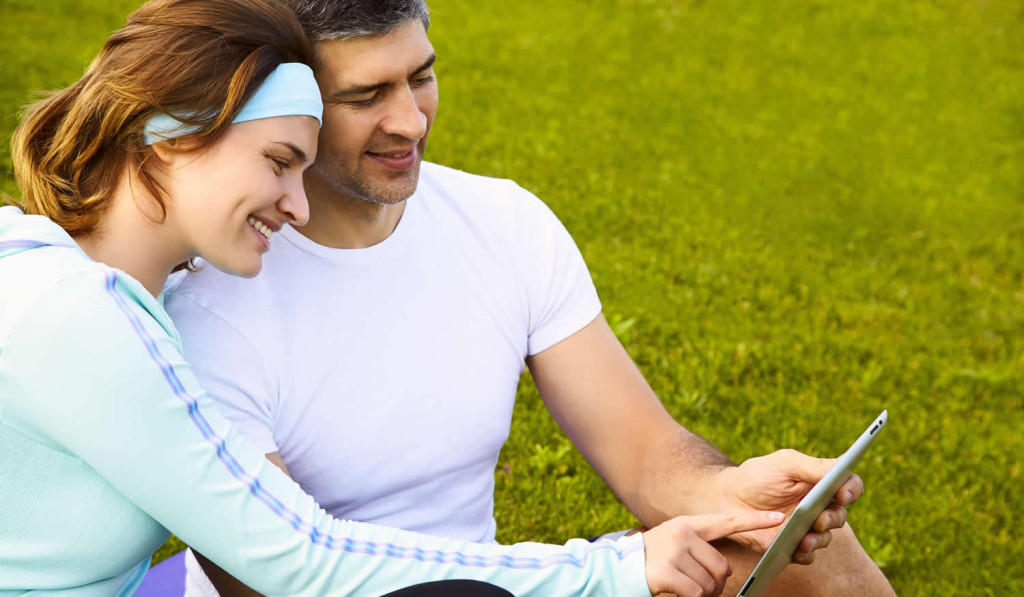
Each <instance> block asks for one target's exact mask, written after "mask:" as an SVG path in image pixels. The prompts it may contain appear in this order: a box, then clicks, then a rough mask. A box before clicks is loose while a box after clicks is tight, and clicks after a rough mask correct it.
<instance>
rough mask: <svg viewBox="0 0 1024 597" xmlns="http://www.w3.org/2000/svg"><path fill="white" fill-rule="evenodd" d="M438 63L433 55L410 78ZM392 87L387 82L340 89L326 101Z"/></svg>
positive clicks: (435, 55)
mask: <svg viewBox="0 0 1024 597" xmlns="http://www.w3.org/2000/svg"><path fill="white" fill-rule="evenodd" d="M436 61H437V54H431V55H430V57H429V58H427V59H426V60H425V61H424V62H423V64H421V65H420V66H418V67H417V68H416V70H414V71H412V73H411V74H410V75H409V76H410V77H415V76H416V75H418V74H420V73H422V72H423V71H426V70H430V68H431V67H432V66H434V62H436ZM391 85H392V83H391V82H387V81H386V82H383V83H371V84H370V85H358V86H356V87H346V88H344V89H339V90H337V91H335V92H333V93H331V94H330V95H329V96H328V97H327V98H326V100H325V101H335V100H338V99H339V98H342V97H345V96H349V95H364V94H367V93H372V92H374V91H377V90H378V89H384V88H386V87H390V86H391Z"/></svg>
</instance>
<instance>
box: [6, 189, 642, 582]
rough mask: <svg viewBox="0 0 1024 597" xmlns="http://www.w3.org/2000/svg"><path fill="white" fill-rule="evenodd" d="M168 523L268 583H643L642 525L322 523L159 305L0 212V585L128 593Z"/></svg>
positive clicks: (29, 219)
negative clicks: (472, 537) (449, 528)
mask: <svg viewBox="0 0 1024 597" xmlns="http://www.w3.org/2000/svg"><path fill="white" fill-rule="evenodd" d="M169 532H173V533H174V534H175V535H177V536H178V537H180V538H181V539H182V540H184V541H185V542H186V543H188V544H189V545H191V546H192V547H194V548H195V549H196V550H198V551H199V552H201V553H203V554H204V555H206V556H207V557H209V558H210V559H211V560H213V561H214V562H216V563H217V564H218V565H220V566H221V567H222V568H224V569H225V570H226V571H228V572H229V573H231V574H232V575H234V576H235V577H237V578H239V579H240V580H242V581H243V582H245V583H246V584H247V585H249V586H251V587H252V588H254V589H256V590H257V591H260V592H262V593H265V594H268V595H368V596H378V595H381V594H383V593H387V592H390V591H393V590H396V589H398V588H400V587H403V586H408V585H411V584H416V583H419V582H426V581H429V580H440V579H447V578H464V579H476V580H483V581H487V582H490V583H493V584H496V585H499V586H502V587H504V588H506V589H508V590H509V591H511V592H512V593H514V594H516V595H519V596H526V595H544V596H549V595H559V596H561V595H609V596H616V597H619V596H623V597H629V596H633V595H638V596H648V595H650V592H649V590H648V588H647V581H646V578H645V573H644V550H643V540H642V537H641V536H640V535H634V536H633V537H627V538H623V539H620V540H618V541H614V542H613V541H600V542H597V543H594V544H592V543H588V542H587V541H584V540H580V539H574V540H572V541H570V542H568V543H567V544H565V545H564V546H553V545H541V544H536V543H520V544H517V545H512V546H503V545H497V544H475V543H466V542H463V541H456V540H451V539H443V538H439V537H432V536H428V535H421V534H417V533H410V532H407V531H401V530H398V529H392V528H387V527H380V526H374V525H367V524H362V523H358V522H351V521H345V520H337V519H333V518H331V517H330V516H329V515H327V514H326V513H325V512H324V511H323V510H321V509H320V508H319V507H318V506H317V505H316V504H315V503H314V502H313V500H312V498H310V497H309V496H308V495H306V494H305V493H303V492H302V490H301V489H300V488H299V487H298V485H296V484H295V483H294V482H293V481H292V480H290V479H289V478H288V477H287V476H286V475H285V474H284V473H282V472H281V471H280V470H278V469H277V467H275V466H274V465H273V464H271V463H269V462H268V461H267V460H266V458H265V457H264V455H263V454H261V453H259V452H258V451H256V450H254V449H252V448H250V446H249V445H248V444H246V443H245V442H244V441H243V439H242V438H241V436H240V435H239V434H238V433H237V432H236V431H235V430H234V429H233V428H232V427H231V426H230V424H229V423H228V422H227V421H226V420H225V419H224V418H223V417H222V416H221V415H220V414H219V413H218V412H217V411H216V409H215V408H214V407H213V405H212V403H211V402H210V399H209V398H208V397H207V396H206V395H205V394H204V393H203V390H202V389H201V388H200V387H199V386H198V384H197V383H196V380H195V378H194V376H193V374H192V372H191V370H190V369H189V366H188V364H187V363H185V361H184V360H183V359H182V356H181V344H180V340H179V338H178V334H177V332H176V331H175V329H174V326H173V325H172V323H171V320H170V318H169V317H168V316H167V313H166V312H165V311H164V309H163V306H162V304H161V303H160V301H158V300H157V299H155V298H153V296H152V295H150V294H149V293H147V292H146V290H145V289H144V288H143V287H142V285H141V284H139V283H138V282H137V281H136V280H134V279H132V278H131V277H129V276H128V275H127V274H125V273H124V272H121V271H119V270H116V269H112V268H110V267H107V266H105V265H103V264H101V263H97V262H95V261H93V260H91V259H90V258H89V257H88V256H87V255H86V254H85V253H84V252H83V251H81V249H79V248H78V246H77V245H76V244H75V243H74V241H73V240H72V239H71V237H69V236H68V235H67V233H66V232H64V230H62V229H61V228H60V227H58V226H57V225H55V224H54V223H52V222H51V221H50V220H48V219H46V218H43V217H40V216H28V215H24V214H23V213H22V212H21V211H20V210H18V209H17V208H15V207H11V206H8V207H0V597H9V596H12V595H26V594H28V595H33V596H37V595H51V594H60V595H75V596H90V597H91V596H101V595H102V596H108V595H131V594H133V593H134V591H135V589H136V588H137V587H138V585H139V583H140V582H141V581H142V578H143V576H145V573H146V570H147V568H148V566H149V561H150V556H151V554H152V553H153V551H154V550H155V549H156V548H158V547H159V546H160V545H161V544H162V543H163V542H164V541H165V540H166V539H167V537H168V534H169Z"/></svg>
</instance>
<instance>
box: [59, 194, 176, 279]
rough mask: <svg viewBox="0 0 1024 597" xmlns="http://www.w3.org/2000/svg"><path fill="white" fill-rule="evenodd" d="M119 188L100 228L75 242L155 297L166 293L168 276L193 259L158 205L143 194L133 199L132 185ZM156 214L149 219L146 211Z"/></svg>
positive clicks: (83, 235)
mask: <svg viewBox="0 0 1024 597" xmlns="http://www.w3.org/2000/svg"><path fill="white" fill-rule="evenodd" d="M125 182H127V181H122V184H120V185H118V189H119V190H118V191H117V192H115V193H114V196H113V197H112V198H111V204H110V206H109V207H108V208H107V210H106V211H105V212H104V214H103V217H102V218H101V220H100V224H99V226H98V227H97V229H96V230H95V231H93V232H90V233H88V234H82V235H78V236H76V237H75V242H77V243H78V246H80V247H81V248H82V250H83V251H85V253H86V254H87V255H88V256H89V257H91V258H92V259H93V260H95V261H99V262H100V263H104V264H106V265H109V266H110V267H114V268H117V269H119V270H121V271H123V272H125V273H127V274H128V275H129V276H131V277H133V278H135V279H136V280H138V281H139V283H141V284H142V285H143V286H144V287H145V288H146V290H147V291H149V293H150V294H152V295H153V296H154V297H155V296H159V295H160V293H161V292H162V291H163V287H164V283H165V282H166V281H167V276H168V275H169V274H170V273H171V270H172V269H174V267H175V266H177V265H178V264H180V263H183V262H184V261H186V260H187V259H189V257H191V256H190V255H189V254H188V251H187V250H185V249H184V246H183V243H182V242H181V239H180V238H178V237H177V235H175V234H173V233H172V231H171V230H170V226H168V225H167V224H166V223H165V222H161V221H160V219H158V216H159V215H160V214H159V212H158V211H157V209H156V204H155V202H154V201H153V200H152V199H151V198H150V197H149V196H148V195H145V192H144V191H141V190H140V189H139V188H138V185H134V186H135V190H137V191H141V192H139V193H137V194H138V195H145V196H142V197H138V196H132V192H131V191H132V186H133V185H130V184H124V183H125ZM144 208H149V211H151V212H154V213H151V214H149V215H148V216H147V214H146V213H145V212H144V211H143V209H144Z"/></svg>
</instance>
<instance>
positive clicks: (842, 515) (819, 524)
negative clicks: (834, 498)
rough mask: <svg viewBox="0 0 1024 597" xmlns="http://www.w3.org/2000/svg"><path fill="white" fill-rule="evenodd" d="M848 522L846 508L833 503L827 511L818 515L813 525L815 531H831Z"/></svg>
mask: <svg viewBox="0 0 1024 597" xmlns="http://www.w3.org/2000/svg"><path fill="white" fill-rule="evenodd" d="M844 524H846V508H844V507H842V506H840V505H839V504H836V503H833V504H832V505H831V506H829V507H828V508H825V511H824V512H822V513H821V514H819V515H818V518H817V519H816V520H815V521H814V526H813V527H812V528H813V529H814V530H815V531H821V532H824V531H829V530H832V529H838V528H840V527H842V526H843V525H844Z"/></svg>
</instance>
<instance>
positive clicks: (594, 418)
mask: <svg viewBox="0 0 1024 597" xmlns="http://www.w3.org/2000/svg"><path fill="white" fill-rule="evenodd" d="M527 365H528V366H529V368H530V373H531V375H532V376H533V379H534V381H535V382H536V384H537V389H538V390H539V391H540V394H541V397H542V398H543V400H544V404H545V405H546V406H547V408H548V410H549V411H550V412H551V414H552V416H553V417H554V418H555V420H557V421H558V424H559V425H561V427H562V428H563V429H564V430H565V432H566V433H567V434H568V435H569V438H570V439H571V440H572V441H573V443H574V444H575V445H576V447H577V448H579V450H580V451H581V452H582V453H583V455H584V456H585V457H586V458H587V460H588V461H589V462H590V463H591V465H593V466H594V468H596V469H597V470H598V472H599V473H600V474H601V475H602V476H603V477H604V479H605V481H606V482H607V483H608V484H609V485H610V486H611V487H612V489H613V490H615V491H616V493H618V494H619V495H620V497H624V495H623V493H624V492H626V491H629V486H630V485H631V484H632V477H633V476H634V475H635V474H636V473H637V472H638V468H639V464H640V462H642V460H643V459H644V458H645V456H646V455H647V450H648V449H649V448H650V447H651V446H653V445H656V444H657V442H658V440H659V438H661V437H663V436H665V435H666V434H671V433H675V432H676V430H678V429H679V426H678V424H677V423H676V422H675V420H673V419H672V417H671V416H670V415H669V414H668V412H666V411H665V408H664V407H663V406H662V404H661V401H660V400H658V397H657V396H656V395H655V394H654V391H653V390H652V389H651V387H650V385H648V383H647V381H646V380H645V379H644V377H643V375H642V374H641V373H640V370H639V369H637V367H636V365H635V364H634V363H633V360H632V359H631V358H630V356H629V354H628V353H627V352H626V350H625V349H624V348H623V347H622V345H621V344H620V343H619V341H618V339H617V338H616V337H615V334H614V333H613V332H612V330H611V328H609V326H608V323H607V322H606V321H605V319H604V316H603V315H598V316H597V317H596V318H595V319H594V320H593V321H591V322H590V323H589V324H587V325H586V326H585V327H584V328H583V329H581V330H580V331H578V332H576V333H575V334H573V335H571V336H569V337H568V338H566V339H565V340H562V341H561V342H559V343H557V344H555V345H554V346H551V347H550V348H548V349H547V350H544V351H543V352H540V353H538V354H536V355H533V356H531V357H529V358H528V359H527Z"/></svg>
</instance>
